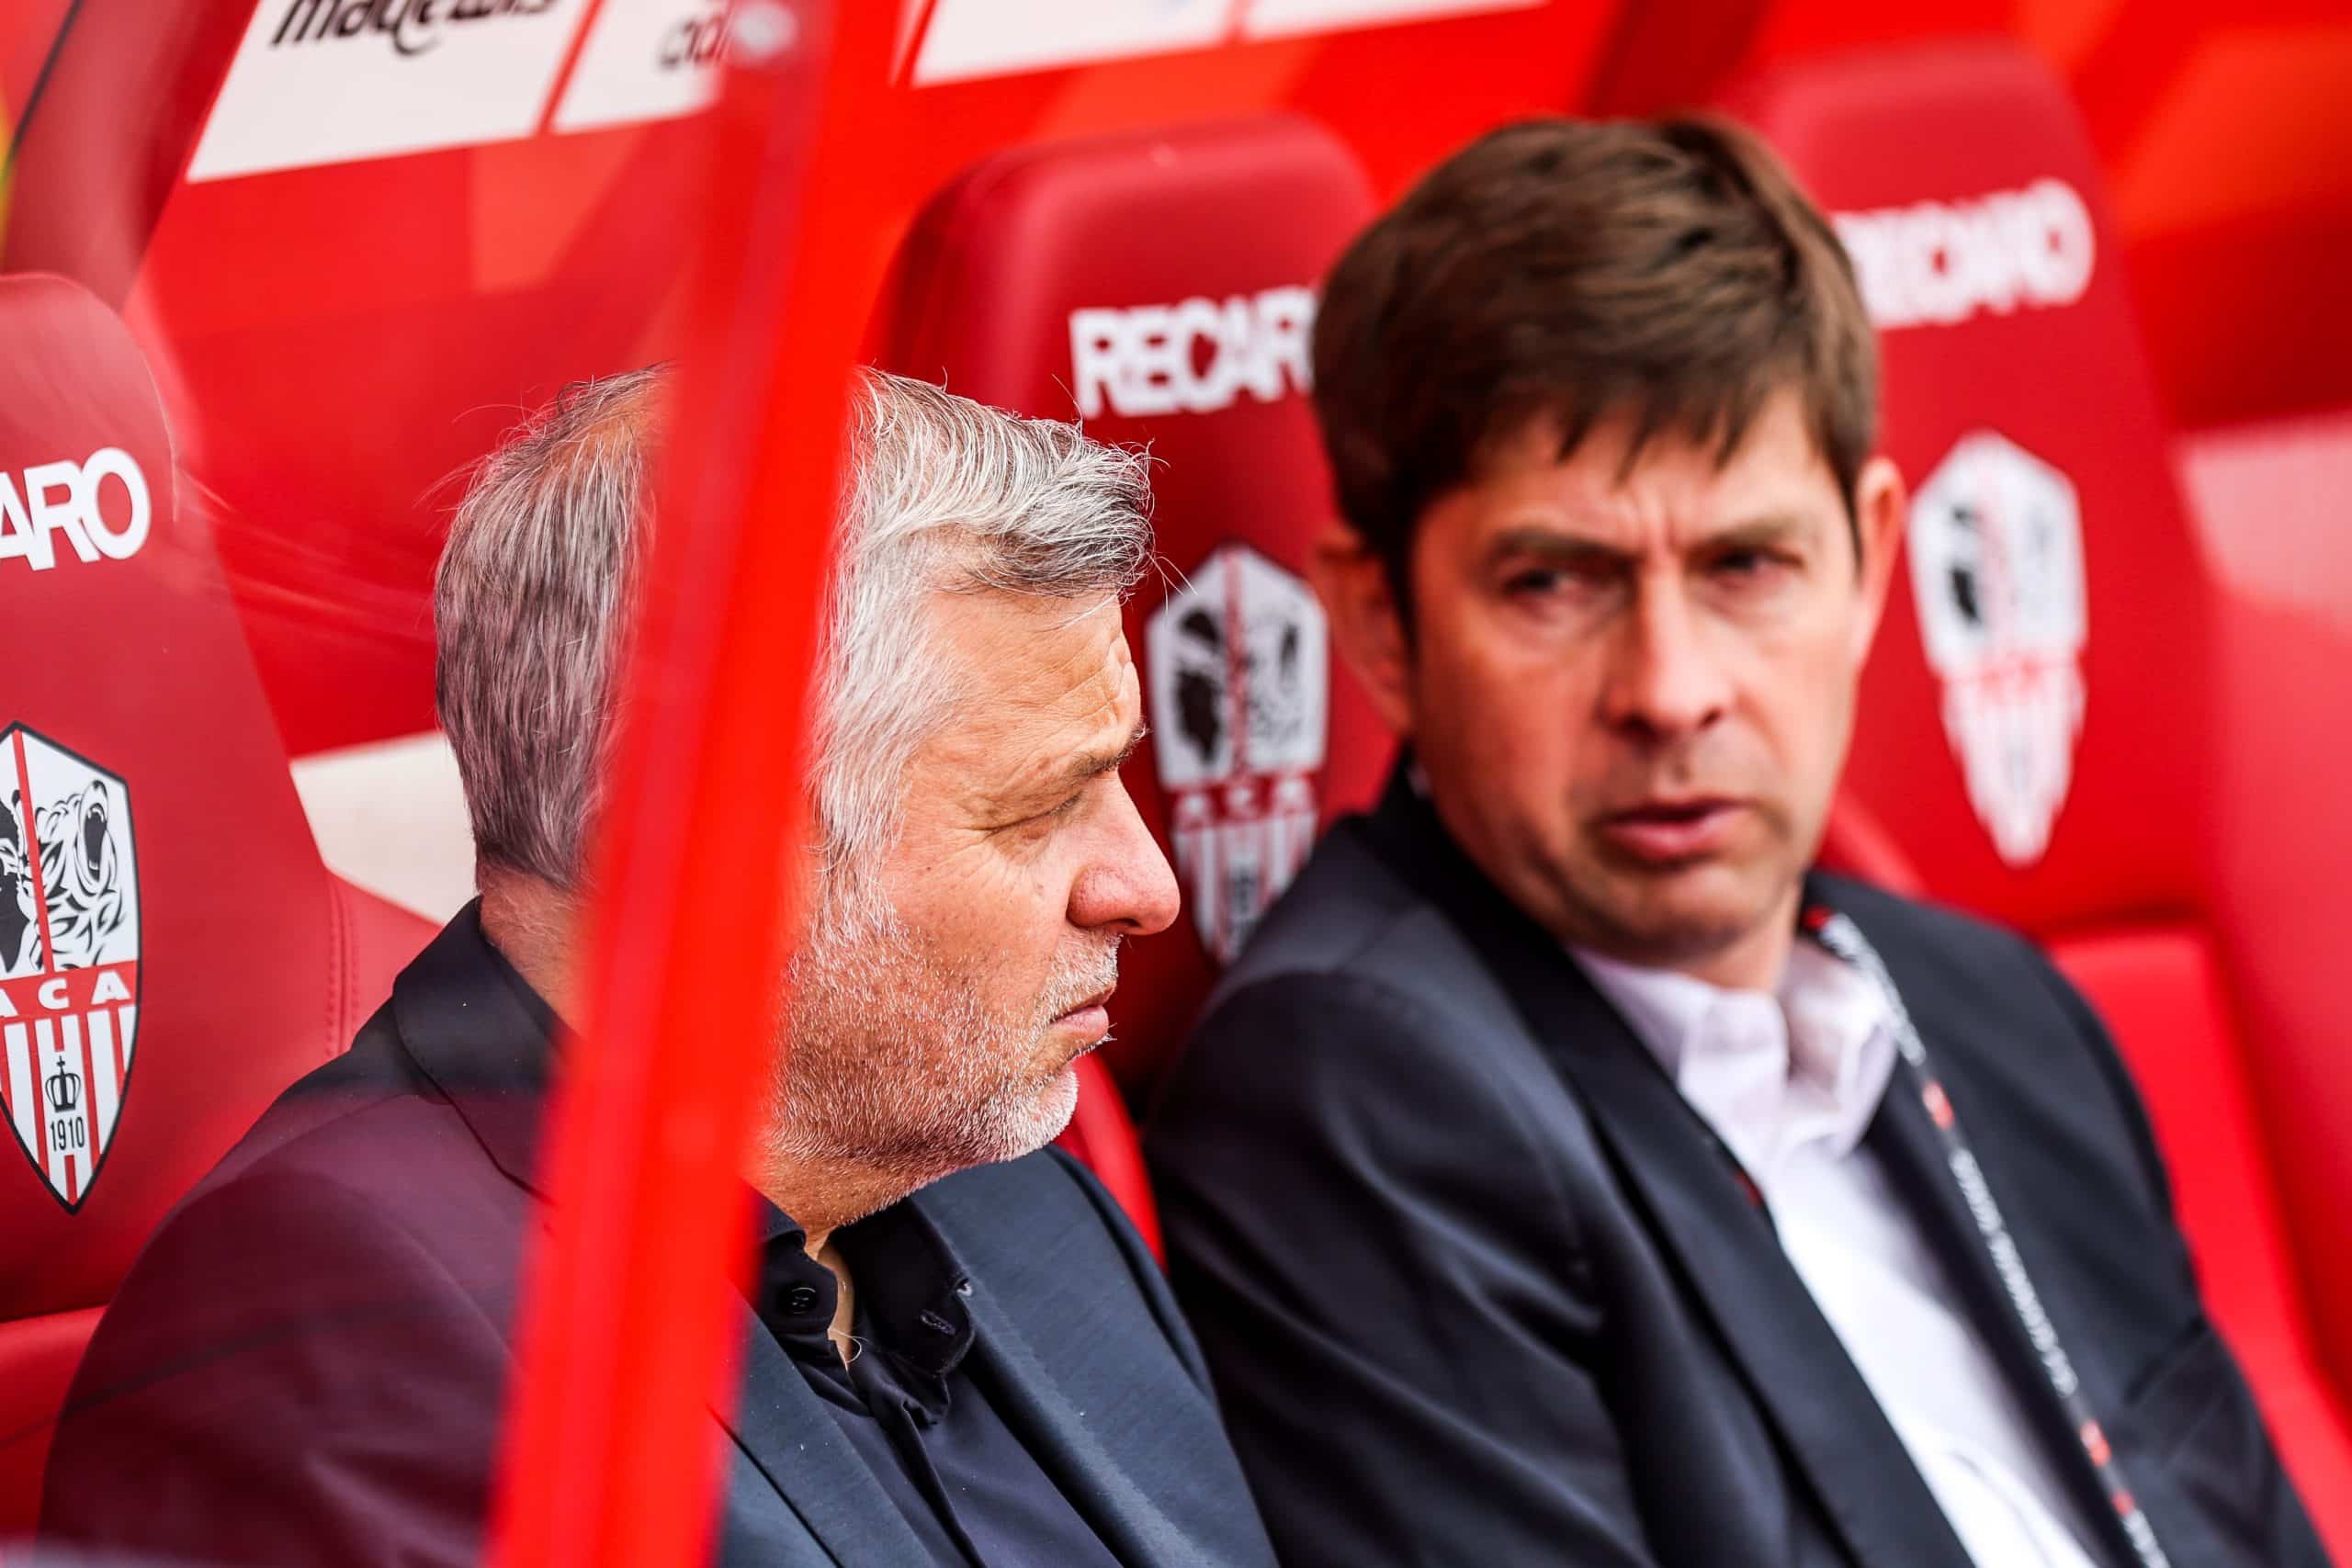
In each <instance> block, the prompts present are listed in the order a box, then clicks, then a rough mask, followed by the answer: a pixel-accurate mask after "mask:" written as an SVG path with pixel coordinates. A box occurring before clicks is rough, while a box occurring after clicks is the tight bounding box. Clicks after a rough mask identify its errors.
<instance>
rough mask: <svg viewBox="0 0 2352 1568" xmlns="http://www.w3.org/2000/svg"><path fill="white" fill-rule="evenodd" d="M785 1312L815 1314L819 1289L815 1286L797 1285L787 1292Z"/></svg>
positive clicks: (785, 1293) (785, 1294) (785, 1295)
mask: <svg viewBox="0 0 2352 1568" xmlns="http://www.w3.org/2000/svg"><path fill="white" fill-rule="evenodd" d="M784 1310H785V1311H786V1312H815V1311H816V1310H817V1287H816V1286H814V1285H795V1286H793V1287H792V1289H790V1290H788V1291H786V1292H784Z"/></svg>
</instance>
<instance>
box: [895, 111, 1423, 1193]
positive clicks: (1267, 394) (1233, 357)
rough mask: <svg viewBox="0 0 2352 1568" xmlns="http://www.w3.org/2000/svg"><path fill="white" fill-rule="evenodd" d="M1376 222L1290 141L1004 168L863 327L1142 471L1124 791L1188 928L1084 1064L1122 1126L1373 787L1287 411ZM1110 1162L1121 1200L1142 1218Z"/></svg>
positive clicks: (1285, 137)
mask: <svg viewBox="0 0 2352 1568" xmlns="http://www.w3.org/2000/svg"><path fill="white" fill-rule="evenodd" d="M1371 216H1372V197H1371V194H1370V191H1369V189H1368V187H1367V186H1366V183H1365V180H1364V177H1363V174H1362V172H1361V171H1360V170H1359V169H1358V168H1357V166H1356V164H1355V161H1354V159H1353V157H1352V156H1351V154H1350V153H1349V152H1348V151H1347V150H1346V148H1344V147H1343V146H1341V145H1340V143H1339V142H1338V141H1336V140H1334V139H1333V138H1331V137H1330V136H1329V135H1328V134H1326V133H1325V132H1323V131H1321V130H1318V129H1317V128H1316V127H1314V126H1313V125H1311V124H1309V123H1307V122H1306V121H1305V120H1300V119H1293V118H1271V119H1261V120H1250V121H1236V122H1229V123H1225V124H1217V125H1204V126H1197V127H1191V128H1186V129H1183V130H1170V131H1166V132H1160V133H1149V134H1136V135H1123V136H1114V137H1106V138H1103V139H1101V140H1095V141H1079V142H1069V143H1064V144H1060V145H1051V146H1040V147H1035V148H1024V149H1020V150H1017V151H1014V152H1008V153H1005V154H1002V155H1001V156H999V157H996V158H992V159H990V160H989V161H988V162H987V163H984V164H980V165H979V166H978V167H976V168H974V169H972V170H970V171H968V172H967V174H965V175H963V176H961V177H960V178H959V179H957V180H956V182H955V183H954V184H952V185H951V186H948V187H947V188H946V189H945V190H944V191H943V192H942V193H941V194H940V195H939V196H938V197H936V198H935V199H934V200H933V201H932V203H931V204H930V205H929V206H928V207H927V208H926V209H924V210H923V212H922V215H921V217H920V218H918V219H917V220H916V222H915V224H914V227H913V229H912V230H911V231H910V233H909V235H908V238H907V242H906V245H905V248H904V249H903V251H902V252H901V254H900V256H899V268H898V274H897V277H896V280H895V282H894V285H893V288H892V289H891V291H890V293H889V295H888V298H887V299H886V300H885V304H884V310H885V312H886V314H885V316H884V318H883V320H882V321H881V322H880V323H879V327H880V352H879V357H880V359H881V360H882V362H883V363H884V364H886V365H888V366H889V367H891V368H893V369H896V370H900V371H904V372H906V373H907V374H909V375H913V376H921V377H926V378H933V379H937V378H940V377H943V376H944V377H945V378H946V381H947V385H948V386H949V387H950V388H952V389H954V390H956V391H958V392H962V393H964V394H966V395H967V396H969V397H974V398H978V399H979V400H981V401H983V402H989V403H994V404H998V405H1001V406H1002V407H1006V408H1012V409H1018V410H1021V411H1023V412H1028V413H1033V414H1040V415H1050V416H1052V417H1055V418H1059V419H1072V418H1076V419H1080V420H1082V421H1083V422H1084V423H1085V424H1086V427H1087V429H1088V431H1089V432H1090V433H1091V434H1094V435H1097V436H1099V437H1101V438H1103V439H1104V440H1109V441H1117V442H1136V443H1145V444H1148V446H1149V447H1150V450H1151V455H1152V457H1153V458H1154V459H1155V461H1154V463H1153V465H1152V482H1153V486H1154V489H1155V490H1156V491H1157V492H1158V509H1157V519H1156V520H1157V524H1158V533H1159V549H1160V552H1161V554H1162V556H1163V557H1164V558H1165V559H1166V562H1167V564H1168V566H1169V568H1170V569H1171V570H1170V571H1169V572H1168V573H1167V574H1165V575H1164V576H1163V577H1161V578H1158V579H1155V580H1153V581H1149V582H1148V583H1147V584H1146V585H1145V587H1144V589H1143V591H1142V592H1139V593H1137V594H1136V598H1135V601H1134V603H1133V604H1131V605H1130V606H1129V609H1128V615H1127V635H1128V640H1129V642H1130V643H1131V644H1132V646H1133V647H1134V648H1135V649H1136V657H1137V660H1138V661H1139V663H1140V666H1141V671H1142V676H1143V682H1144V691H1145V702H1146V707H1147V712H1148V718H1149V722H1150V724H1151V728H1152V738H1151V739H1150V740H1148V741H1147V742H1146V743H1145V746H1144V748H1143V750H1140V751H1139V752H1137V754H1136V758H1135V760H1134V761H1132V762H1130V763H1129V764H1128V766H1127V770H1126V784H1127V787H1128V789H1129V790H1130V791H1131V792H1132V793H1133V794H1134V795H1135V798H1136V804H1137V805H1138V806H1139V807H1141V808H1142V811H1143V815H1144V818H1145V820H1147V821H1148V822H1149V823H1150V825H1151V827H1152V830H1153V831H1154V832H1156V833H1158V834H1159V840H1160V842H1161V844H1162V845H1163V846H1166V847H1167V848H1168V849H1169V851H1170V856H1171V858H1172V859H1173V861H1174V862H1175V864H1176V867H1177V874H1178V879H1179V880H1180V881H1181V882H1182V885H1183V889H1184V903H1185V910H1184V914H1183V915H1182V918H1181V919H1179V921H1178V929H1177V930H1176V931H1172V932H1170V933H1169V934H1167V935H1165V936H1161V937H1157V938H1154V939H1152V940H1151V941H1148V942H1139V943H1137V944H1136V946H1135V947H1134V948H1133V949H1132V950H1131V952H1130V954H1129V956H1128V959H1127V962H1126V964H1125V975H1124V976H1123V978H1122V980H1121V982H1120V988H1119V995H1118V997H1117V998H1116V999H1115V1002H1114V1008H1113V1013H1114V1021H1115V1024H1116V1029H1117V1038H1116V1040H1115V1041H1114V1043H1113V1044H1112V1045H1111V1046H1110V1047H1109V1048H1108V1050H1107V1052H1106V1055H1108V1056H1109V1057H1110V1061H1111V1065H1112V1067H1113V1069H1114V1071H1115V1072H1116V1073H1117V1075H1118V1077H1119V1078H1120V1080H1121V1082H1122V1084H1123V1085H1124V1087H1125V1089H1126V1090H1127V1093H1128V1095H1129V1096H1130V1097H1131V1098H1133V1099H1136V1100H1141V1099H1142V1098H1144V1097H1145V1096H1146V1095H1148V1092H1149V1090H1150V1087H1151V1085H1152V1083H1153V1082H1154V1080H1155V1078H1156V1077H1157V1075H1158V1073H1159V1068H1160V1066H1162V1065H1163V1063H1164V1062H1165V1060H1166V1058H1167V1055H1168V1053H1169V1052H1170V1050H1172V1049H1173V1048H1174V1047H1175V1045H1176V1044H1177V1043H1178V1041H1179V1040H1181V1039H1182V1034H1183V1031H1184V1030H1185V1028H1186V1026H1187V1025H1189V1024H1190V1023H1191V1021H1192V1018H1193V1011H1194V1010H1195V1008H1196V1007H1197V1006H1198V1005H1199V1003H1200V1001H1201V999H1202V998H1203V997H1204V994H1205V993H1206V990H1207V987H1208V986H1209V983H1210V981H1211V979H1212V978H1213V977H1214V976H1215V974H1216V970H1217V968H1218V967H1219V965H1220V964H1221V963H1222V962H1223V960H1224V959H1225V958H1226V957H1227V956H1229V955H1230V954H1231V953H1232V952H1233V951H1234V950H1235V949H1236V948H1237V947H1238V945H1239V943H1240V942H1241V941H1242V940H1243V939H1244V938H1245V937H1246V936H1247V935H1248V933H1249V931H1250V928H1251V927H1252V925H1253V924H1254V923H1255V921H1256V919H1257V918H1258V916H1259V914H1260V913H1261V911H1262V910H1263V909H1264V908H1265V907H1266V906H1267V905H1268V904H1269V903H1270V902H1271V901H1272V897H1273V896H1274V895H1275V894H1276V893H1277V892H1279V891H1280V890H1281V888H1282V887H1283V885H1284V884H1285V883H1286V882H1287V881H1288V880H1289V878H1290V876H1291V874H1293V873H1294V872H1295V870H1296V869H1297V866H1298V864H1299V863H1300V862H1301V861H1302V860H1303V859H1304V858H1305V856H1306V850H1307V847H1308V845H1309V844H1310V843H1311V842H1312V841H1313V839H1314V835H1315V833H1316V831H1317V829H1319V827H1320V826H1321V825H1323V824H1325V823H1328V822H1329V820H1330V819H1331V818H1333V817H1334V816H1335V815H1337V814H1339V813H1340V812H1341V811H1345V810H1352V809H1356V808H1358V807H1361V806H1363V805H1364V804H1366V803H1368V802H1369V800H1370V799H1371V797H1372V795H1373V794H1374V791H1375V790H1376V788H1377V787H1378V784H1379V777H1378V775H1379V773H1380V770H1381V768H1382V766H1383V763H1384V761H1385V754H1386V750H1387V747H1386V744H1385V738H1384V737H1383V735H1382V733H1381V731H1380V729H1379V727H1378V722H1377V720H1376V719H1375V718H1374V716H1373V715H1372V713H1371V711H1370V709H1369V707H1368V706H1367V705H1365V704H1364V702H1363V699H1362V697H1361V696H1360V695H1359V694H1357V693H1356V692H1355V691H1354V690H1353V688H1352V687H1351V686H1350V685H1349V684H1348V683H1347V682H1344V681H1335V680H1334V679H1333V671H1332V668H1331V664H1332V660H1331V659H1330V656H1329V649H1328V647H1327V642H1326V637H1325V630H1324V624H1323V617H1322V613H1321V611H1320V609H1319V608H1318V607H1317V604H1316V603H1315V599H1314V595H1313V593H1312V592H1310V591H1309V589H1308V588H1307V586H1306V582H1305V581H1304V578H1303V575H1302V574H1303V570H1304V567H1305V564H1306V548H1307V545H1308V543H1309V541H1310V540H1311V539H1312V538H1313V537H1314V536H1315V534H1316V533H1317V530H1318V529H1319V528H1320V527H1321V525H1323V522H1324V520H1325V519H1326V518H1327V517H1329V515H1330V513H1329V499H1328V496H1329V479H1328V477H1327V475H1326V474H1325V472H1324V468H1323V463H1322V457H1321V451H1320V448H1319V446H1317V437H1316V434H1315V426H1314V419H1313V414H1312V411H1311V410H1310V409H1309V407H1308V404H1307V399H1306V390H1307V379H1308V374H1309V371H1308V363H1307V361H1308V353H1307V348H1308V334H1309V332H1310V330H1311V328H1312V325H1313V321H1314V310H1315V299H1316V295H1315V288H1316V285H1317V282H1318V281H1319V280H1320V278H1321V277H1322V276H1323V274H1324V272H1325V271H1326V270H1327V269H1328V268H1329V265H1330V264H1331V263H1332V261H1333V260H1334V259H1336V258H1337V256H1338V254H1339V253H1340V248H1341V247H1342V246H1343V245H1344V244H1346V243H1347V241H1348V240H1349V238H1350V237H1351V236H1352V235H1353V234H1354V232H1355V231H1356V230H1357V229H1359V228H1360V227H1362V226H1363V224H1364V223H1365V222H1366V221H1368V220H1370V218H1371ZM1114 1109H1115V1108H1114ZM1125 1138H1126V1141H1125V1144H1124V1145H1122V1146H1123V1148H1125V1150H1126V1151H1127V1152H1126V1153H1125V1154H1124V1155H1122V1156H1117V1159H1118V1168H1120V1169H1125V1170H1127V1171H1129V1172H1130V1174H1129V1175H1128V1177H1127V1178H1126V1179H1125V1183H1124V1184H1123V1185H1122V1186H1121V1188H1120V1196H1121V1198H1122V1200H1123V1201H1126V1202H1127V1203H1128V1206H1129V1208H1130V1209H1131V1210H1132V1211H1133V1212H1135V1213H1137V1214H1138V1215H1145V1214H1148V1205H1149V1201H1150V1200H1149V1195H1148V1192H1147V1191H1146V1190H1145V1189H1144V1187H1143V1184H1142V1173H1141V1167H1140V1165H1139V1164H1136V1163H1134V1160H1133V1154H1132V1134H1131V1133H1129V1134H1126V1135H1125ZM1097 1142H1098V1140H1097V1138H1096V1135H1095V1134H1092V1133H1091V1132H1090V1133H1089V1134H1088V1145H1089V1147H1090V1149H1094V1148H1095V1147H1096V1145H1097ZM1097 1168H1098V1169H1099V1170H1102V1171H1103V1172H1104V1173H1105V1174H1106V1176H1107V1175H1110V1174H1111V1173H1112V1171H1113V1169H1114V1167H1113V1166H1112V1165H1111V1164H1110V1163H1109V1162H1105V1161H1102V1160H1100V1159H1099V1158H1098V1160H1097Z"/></svg>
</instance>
